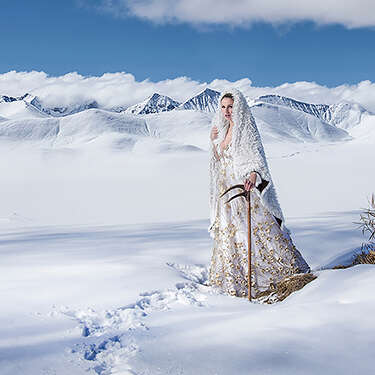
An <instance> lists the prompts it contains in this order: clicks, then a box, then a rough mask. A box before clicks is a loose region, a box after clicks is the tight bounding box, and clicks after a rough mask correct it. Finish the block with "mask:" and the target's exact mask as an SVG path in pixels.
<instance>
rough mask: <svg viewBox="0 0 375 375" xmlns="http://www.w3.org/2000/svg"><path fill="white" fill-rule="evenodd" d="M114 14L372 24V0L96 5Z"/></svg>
mask: <svg viewBox="0 0 375 375" xmlns="http://www.w3.org/2000/svg"><path fill="white" fill-rule="evenodd" d="M98 8H99V9H101V10H105V11H108V12H111V13H112V14H114V15H116V16H135V17H138V18H141V19H146V20H149V21H152V22H156V23H169V22H179V23H189V24H193V25H200V24H206V25H207V24H208V25H209V24H227V25H231V26H244V27H246V26H249V25H251V24H252V23H254V22H259V21H260V22H267V23H271V24H274V25H278V24H283V23H296V22H301V21H312V22H314V23H316V24H317V25H328V24H341V25H344V26H345V27H347V28H359V27H372V26H375V2H374V1H373V0H345V1H342V0H315V1H310V0H309V1H307V0H283V1H282V0H235V1H228V0H101V5H100V6H99V7H98Z"/></svg>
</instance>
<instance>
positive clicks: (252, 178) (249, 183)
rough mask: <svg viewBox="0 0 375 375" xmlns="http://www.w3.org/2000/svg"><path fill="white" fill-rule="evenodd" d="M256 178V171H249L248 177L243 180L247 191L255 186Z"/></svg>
mask: <svg viewBox="0 0 375 375" xmlns="http://www.w3.org/2000/svg"><path fill="white" fill-rule="evenodd" d="M256 180H257V174H256V172H251V173H250V177H249V178H248V179H246V180H245V183H244V185H245V190H246V191H249V190H250V189H252V188H253V187H254V186H255V182H256Z"/></svg>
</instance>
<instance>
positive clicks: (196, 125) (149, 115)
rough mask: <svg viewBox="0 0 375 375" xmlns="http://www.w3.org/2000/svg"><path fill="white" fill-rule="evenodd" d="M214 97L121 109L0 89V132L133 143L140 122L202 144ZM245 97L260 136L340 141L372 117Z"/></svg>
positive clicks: (342, 108) (361, 111) (157, 99)
mask: <svg viewBox="0 0 375 375" xmlns="http://www.w3.org/2000/svg"><path fill="white" fill-rule="evenodd" d="M219 97H220V93H219V92H218V91H215V90H212V89H208V88H207V89H205V90H204V91H202V92H200V93H198V94H197V95H195V96H193V97H192V98H190V99H188V100H186V101H185V102H183V103H180V102H178V101H176V100H174V99H173V98H171V97H168V96H165V95H161V94H158V93H154V94H153V95H151V96H150V97H148V98H146V99H145V100H144V101H143V102H141V103H139V104H136V105H133V106H131V107H128V108H126V109H124V108H122V107H117V108H109V109H108V108H100V105H99V104H98V103H97V102H96V101H95V100H91V101H85V102H77V103H75V104H73V105H70V106H54V107H51V106H48V105H45V104H44V103H43V101H41V100H40V99H39V98H38V97H37V96H35V95H31V94H28V93H27V94H25V95H23V96H18V97H12V96H6V95H3V96H0V137H2V139H8V140H16V139H19V140H21V139H24V140H31V139H32V140H37V139H44V140H47V139H48V140H53V144H55V145H56V144H63V143H64V142H65V141H66V142H67V143H70V142H73V143H74V142H75V140H78V139H79V140H80V142H81V141H82V140H83V139H84V140H85V142H86V140H88V139H90V137H91V135H92V137H93V139H94V138H95V139H96V138H98V137H102V136H104V135H105V134H109V133H111V134H114V133H116V134H117V135H118V137H119V139H121V142H122V143H121V144H122V145H125V144H130V143H131V144H135V143H134V142H135V139H136V138H137V137H140V134H139V133H138V130H137V129H138V128H139V127H140V128H142V129H143V130H142V132H141V133H142V137H146V138H147V137H155V136H156V137H157V138H158V137H159V138H160V139H164V138H165V137H166V138H165V139H166V140H170V141H173V142H178V143H179V144H180V145H184V144H189V145H193V146H195V147H199V148H202V147H204V146H203V144H204V142H203V143H202V139H205V137H206V136H205V135H204V134H205V132H208V129H209V126H210V122H211V119H212V115H213V113H214V112H215V111H216V109H217V108H218V100H219ZM247 100H248V103H249V105H250V106H251V109H252V112H253V114H254V117H255V119H256V121H257V124H258V126H259V129H260V132H261V135H262V138H263V139H264V140H265V142H282V141H291V142H319V141H341V140H345V139H350V138H351V135H350V134H351V130H352V128H354V127H356V131H357V130H360V129H359V127H358V126H357V125H359V124H361V123H362V124H366V129H368V130H366V131H372V128H371V126H370V125H371V123H372V122H373V121H375V120H374V119H375V116H374V115H373V114H372V113H370V112H369V111H367V110H366V109H365V108H363V107H362V106H361V105H359V104H358V103H352V102H348V101H346V102H340V103H336V104H333V105H327V104H311V103H305V102H302V101H298V100H295V99H292V98H288V97H284V96H280V95H263V96H260V97H258V98H255V99H250V98H247ZM77 115H79V116H77ZM64 119H66V120H64ZM57 120H59V121H57ZM60 120H63V121H60ZM131 124H133V125H131ZM184 124H185V125H186V126H185V125H184ZM368 124H370V125H368ZM150 125H151V127H149V126H150ZM182 128H184V129H185V130H183V131H182ZM361 128H362V127H361ZM66 129H69V131H66ZM166 129H168V131H167V130H166ZM199 129H202V131H203V133H204V134H203V133H202V132H201V130H199ZM192 131H193V132H194V133H195V135H192V133H191V132H192ZM70 132H71V133H70ZM124 133H126V134H127V135H126V136H125V135H124ZM90 134H91V135H90ZM83 135H84V136H83ZM106 137H107V135H106ZM116 137H117V136H116ZM68 139H71V141H68ZM116 139H117V138H116ZM137 139H138V138H137ZM63 140H64V141H63ZM130 140H131V141H130ZM117 141H118V140H117ZM117 141H116V142H117ZM118 142H120V141H118ZM168 147H169V146H168Z"/></svg>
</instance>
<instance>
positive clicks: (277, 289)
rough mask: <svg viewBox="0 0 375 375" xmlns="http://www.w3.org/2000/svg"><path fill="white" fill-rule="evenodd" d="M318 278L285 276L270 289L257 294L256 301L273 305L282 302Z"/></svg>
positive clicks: (307, 275)
mask: <svg viewBox="0 0 375 375" xmlns="http://www.w3.org/2000/svg"><path fill="white" fill-rule="evenodd" d="M317 277H318V276H316V275H314V274H313V273H311V272H309V273H298V274H295V275H291V276H286V277H284V278H283V279H282V280H280V281H279V282H277V283H276V284H273V285H271V288H270V289H268V290H265V291H263V292H260V293H258V294H257V296H256V299H258V300H259V301H260V302H263V303H269V304H270V303H275V302H280V301H283V300H284V299H285V298H287V297H288V296H289V295H291V294H292V293H293V292H295V291H297V290H300V289H302V288H303V287H304V286H305V285H306V284H308V283H309V282H311V281H313V280H315V279H316V278H317Z"/></svg>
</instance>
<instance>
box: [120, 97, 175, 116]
mask: <svg viewBox="0 0 375 375" xmlns="http://www.w3.org/2000/svg"><path fill="white" fill-rule="evenodd" d="M179 105H180V103H179V102H177V101H175V100H173V99H172V98H170V97H169V96H166V95H160V94H158V93H154V94H153V95H151V96H150V97H148V98H147V99H146V100H144V101H143V102H142V103H139V104H135V105H133V106H131V107H129V108H128V109H127V110H126V111H125V113H129V114H133V115H147V114H149V113H160V112H167V111H171V110H172V109H175V108H177V107H178V106H179Z"/></svg>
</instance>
